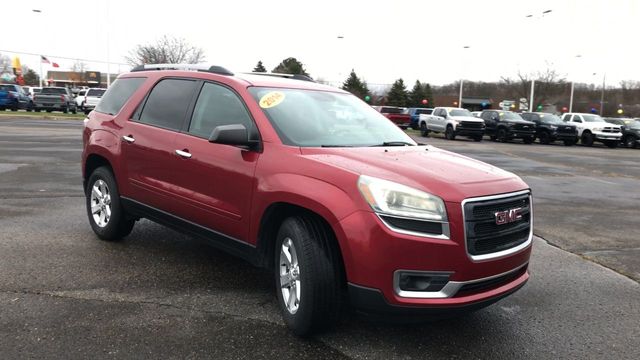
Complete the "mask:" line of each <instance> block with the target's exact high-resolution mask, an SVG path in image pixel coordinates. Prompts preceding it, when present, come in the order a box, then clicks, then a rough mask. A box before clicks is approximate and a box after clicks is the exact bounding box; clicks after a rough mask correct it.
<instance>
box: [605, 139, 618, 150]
mask: <svg viewBox="0 0 640 360" xmlns="http://www.w3.org/2000/svg"><path fill="white" fill-rule="evenodd" d="M618 143H619V142H618V141H615V140H609V141H605V142H604V144H605V145H606V146H607V147H608V148H610V149H615V148H617V147H618Z"/></svg>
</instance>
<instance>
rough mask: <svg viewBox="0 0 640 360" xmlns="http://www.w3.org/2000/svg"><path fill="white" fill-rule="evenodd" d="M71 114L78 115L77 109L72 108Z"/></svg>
mask: <svg viewBox="0 0 640 360" xmlns="http://www.w3.org/2000/svg"><path fill="white" fill-rule="evenodd" d="M71 113H72V114H77V113H78V108H76V107H75V106H74V107H73V110H71Z"/></svg>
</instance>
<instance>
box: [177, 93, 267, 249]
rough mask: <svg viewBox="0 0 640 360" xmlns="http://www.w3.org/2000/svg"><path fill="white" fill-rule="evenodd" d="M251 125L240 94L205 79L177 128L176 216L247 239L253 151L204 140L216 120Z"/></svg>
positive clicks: (251, 129) (255, 157)
mask: <svg viewBox="0 0 640 360" xmlns="http://www.w3.org/2000/svg"><path fill="white" fill-rule="evenodd" d="M230 124H242V125H244V126H245V127H246V128H247V129H248V130H249V132H250V133H253V134H255V133H256V127H255V125H254V122H253V120H252V118H251V116H250V114H249V111H248V110H247V108H246V106H245V105H244V103H243V102H242V100H241V99H240V97H239V96H238V95H237V94H236V93H235V92H234V91H232V90H231V89H230V88H228V87H226V86H224V85H221V84H217V83H211V82H205V83H204V84H203V86H202V88H201V90H200V94H199V95H198V99H197V101H196V104H195V107H194V109H193V114H192V116H191V120H190V122H189V126H188V130H187V131H186V132H184V133H182V134H178V135H177V137H176V141H175V149H176V150H178V151H181V152H182V154H183V156H182V157H181V158H180V159H178V161H177V165H176V171H177V174H176V175H177V177H176V191H177V192H179V195H180V196H179V198H180V199H181V201H183V202H184V203H185V204H186V205H188V206H184V207H181V209H180V212H181V213H180V216H181V217H183V218H185V219H188V220H190V221H192V222H195V223H197V224H199V225H202V226H204V227H207V228H209V229H212V230H215V231H218V232H221V233H223V234H225V235H228V236H231V237H233V238H235V239H239V240H243V241H248V237H249V223H250V222H249V216H250V211H251V197H252V194H253V188H254V187H255V184H254V172H255V168H256V164H257V161H258V158H259V153H258V152H255V151H249V150H246V149H241V148H238V147H235V146H230V145H222V144H214V143H210V142H209V141H208V138H209V136H210V135H211V133H212V132H213V129H214V128H215V127H216V126H220V125H230Z"/></svg>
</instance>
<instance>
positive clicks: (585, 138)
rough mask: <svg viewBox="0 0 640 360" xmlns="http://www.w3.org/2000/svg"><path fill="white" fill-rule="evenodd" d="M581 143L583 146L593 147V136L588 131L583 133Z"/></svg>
mask: <svg viewBox="0 0 640 360" xmlns="http://www.w3.org/2000/svg"><path fill="white" fill-rule="evenodd" d="M580 143H581V144H582V145H583V146H593V134H592V133H590V132H587V131H585V132H584V133H582V137H581V138H580Z"/></svg>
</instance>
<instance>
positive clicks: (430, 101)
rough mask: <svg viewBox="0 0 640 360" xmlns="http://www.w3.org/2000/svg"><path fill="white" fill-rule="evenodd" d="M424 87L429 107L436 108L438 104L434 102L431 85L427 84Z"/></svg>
mask: <svg viewBox="0 0 640 360" xmlns="http://www.w3.org/2000/svg"><path fill="white" fill-rule="evenodd" d="M423 87H424V98H425V99H427V105H426V106H428V107H435V106H436V104H435V102H434V101H433V91H432V90H431V85H429V83H425V84H423Z"/></svg>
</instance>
